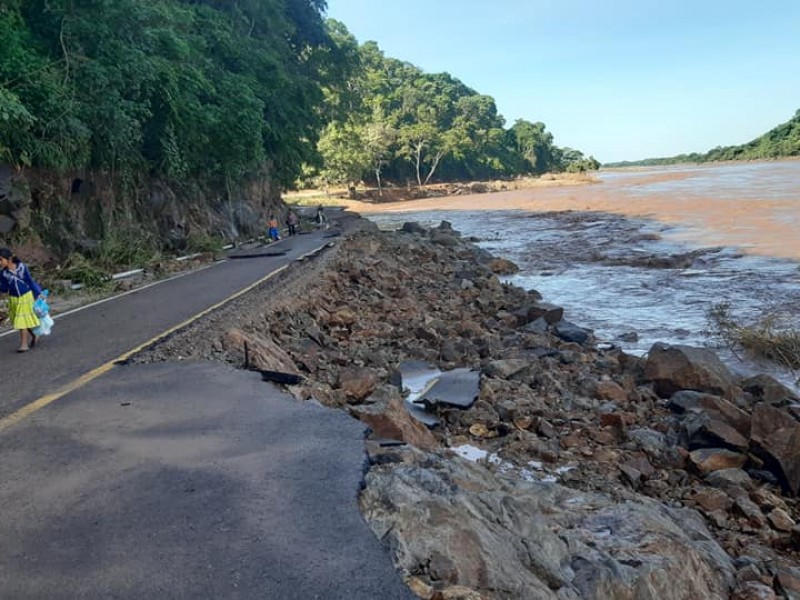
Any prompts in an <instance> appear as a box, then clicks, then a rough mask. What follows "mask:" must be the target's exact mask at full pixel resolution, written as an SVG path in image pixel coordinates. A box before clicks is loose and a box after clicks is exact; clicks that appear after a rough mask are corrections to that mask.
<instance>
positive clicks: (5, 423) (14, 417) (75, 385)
mask: <svg viewBox="0 0 800 600" xmlns="http://www.w3.org/2000/svg"><path fill="white" fill-rule="evenodd" d="M309 254H310V253H309ZM305 256H307V255H304V256H303V258H305ZM288 266H289V265H288V264H285V265H283V266H282V267H280V268H278V269H275V270H274V271H272V272H271V273H270V274H268V275H266V276H265V277H262V278H261V279H259V280H258V281H256V282H255V283H252V284H250V285H248V286H247V287H246V288H243V289H241V290H239V291H238V292H236V293H235V294H233V295H232V296H228V297H227V298H225V299H224V300H221V301H220V302H217V303H216V304H214V305H213V306H210V307H209V308H207V309H205V310H203V311H201V312H199V313H197V314H196V315H194V316H192V317H189V318H188V319H186V320H185V321H183V322H181V323H179V324H178V325H175V326H174V327H170V328H169V329H167V330H166V331H163V332H161V333H159V334H158V335H156V336H155V337H152V338H150V339H149V340H147V341H146V342H144V343H142V344H139V345H138V346H136V347H135V348H133V349H132V350H128V351H127V352H125V353H124V354H120V355H119V356H118V357H117V358H114V359H112V360H110V361H108V362H106V363H103V364H102V365H100V366H99V367H97V368H96V369H92V370H91V371H89V372H88V373H84V374H83V375H81V376H80V377H78V378H77V379H75V380H74V381H71V382H70V383H68V384H67V385H65V386H64V387H62V388H61V389H59V390H58V391H56V392H53V393H52V394H47V395H46V396H42V397H41V398H39V399H38V400H34V401H33V402H31V403H30V404H26V405H25V406H23V407H22V408H20V409H19V410H17V411H15V412H13V413H11V414H10V415H8V416H7V417H3V418H2V419H0V432H2V431H5V430H6V429H8V428H9V427H12V426H14V425H16V424H17V423H19V422H20V421H22V420H23V419H24V418H26V417H28V416H30V415H32V414H33V413H35V412H36V411H38V410H41V409H43V408H44V407H45V406H49V405H50V404H52V403H53V402H55V401H56V400H58V399H59V398H63V397H64V396H66V395H67V394H69V393H70V392H74V391H75V390H77V389H79V388H81V387H83V386H84V385H86V384H87V383H89V382H90V381H92V380H94V379H97V378H98V377H100V376H101V375H103V374H105V373H108V372H109V371H110V370H111V369H113V368H114V365H115V364H116V363H118V362H121V361H125V360H128V359H129V358H130V357H131V356H133V355H134V354H136V353H137V352H141V351H142V350H144V349H145V348H147V347H148V346H150V345H152V344H155V343H156V342H159V341H161V340H163V339H164V338H165V337H167V336H169V335H171V334H173V333H175V332H176V331H178V330H179V329H183V328H184V327H186V326H187V325H191V324H192V323H194V322H195V321H197V320H198V319H202V318H203V317H205V316H206V315H207V314H209V313H210V312H213V311H215V310H217V309H218V308H220V307H222V306H224V305H225V304H227V303H228V302H231V301H233V300H236V299H237V298H239V297H240V296H243V295H244V294H246V293H247V292H249V291H251V290H253V289H255V288H257V287H258V286H259V285H261V284H262V283H264V282H265V281H267V280H269V279H271V278H272V277H274V276H275V275H277V274H278V273H281V272H282V271H284V270H285V269H286V268H288Z"/></svg>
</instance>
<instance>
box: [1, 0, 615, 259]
mask: <svg viewBox="0 0 800 600" xmlns="http://www.w3.org/2000/svg"><path fill="white" fill-rule="evenodd" d="M325 10H326V5H325V1H324V0H0V39H2V44H0V216H6V217H8V219H10V220H7V221H3V222H0V234H8V233H9V231H8V230H9V229H11V227H10V226H7V227H4V224H7V223H9V222H11V223H13V224H14V227H13V231H14V233H13V235H18V234H20V233H21V232H24V231H26V230H32V231H35V232H37V235H40V236H41V237H42V238H43V239H44V240H45V242H47V243H49V244H50V245H54V244H55V245H59V246H60V248H61V250H62V251H74V250H76V249H77V250H80V251H83V249H86V248H89V249H90V248H91V247H93V246H94V245H95V244H94V242H93V241H92V240H94V241H97V240H103V239H105V238H107V237H108V236H109V235H111V234H119V231H120V229H119V227H118V224H120V223H123V224H125V227H127V228H129V229H134V230H135V231H132V232H131V236H133V237H137V236H138V238H141V237H143V236H145V234H148V231H146V230H147V229H148V228H151V230H152V229H154V231H149V233H150V234H153V235H155V237H156V238H158V240H160V241H163V240H164V239H165V237H169V238H170V239H172V240H173V241H174V242H175V245H177V246H181V245H185V242H186V239H185V238H186V237H187V235H189V233H190V232H191V231H194V232H198V231H203V230H204V231H206V232H213V233H214V234H215V235H216V234H217V233H219V232H220V231H223V233H224V234H225V235H227V236H229V237H235V236H236V235H237V234H238V233H241V232H242V231H243V230H246V229H247V227H248V224H250V223H256V222H258V221H259V219H261V218H262V217H263V213H265V212H266V211H268V210H269V211H271V210H274V209H275V207H277V208H278V209H280V199H279V197H280V191H281V190H286V189H290V188H294V187H297V186H298V185H308V184H309V182H313V183H320V182H323V183H347V184H350V185H353V184H355V183H356V182H359V181H362V180H363V181H369V182H371V183H373V184H375V185H382V184H383V183H385V182H387V181H393V182H396V183H403V184H405V183H409V182H414V183H416V184H418V185H424V184H425V183H427V182H431V181H434V180H435V179H439V180H463V179H477V178H488V177H511V176H518V175H525V174H540V173H543V172H546V171H561V170H571V171H580V170H586V169H594V168H597V167H598V166H599V164H598V163H597V161H595V160H594V159H593V158H586V157H584V155H583V154H581V153H580V152H578V151H576V150H571V149H568V148H559V147H557V146H556V145H554V143H553V136H552V134H551V133H549V132H548V131H547V130H546V127H545V125H544V124H543V123H540V122H528V121H517V122H516V123H515V124H514V125H513V126H512V127H510V128H509V129H506V128H504V120H503V118H502V117H501V116H500V115H499V114H498V112H497V108H496V106H495V102H494V100H493V98H491V97H490V96H486V95H482V94H479V93H477V92H476V91H474V90H471V89H470V88H468V87H467V86H465V85H464V84H463V83H462V82H460V81H459V80H458V79H456V78H454V77H452V76H451V75H449V74H447V73H440V74H428V73H425V72H423V71H422V70H420V69H419V68H417V67H415V66H413V65H411V64H408V63H406V62H402V61H400V60H397V59H393V58H388V57H386V56H384V54H383V53H382V52H381V50H380V49H379V48H378V46H377V45H376V44H375V43H374V42H367V43H365V44H359V43H358V42H357V41H356V40H355V38H354V37H353V36H352V35H351V34H350V33H349V32H348V31H347V29H346V27H345V26H344V25H343V24H341V23H338V22H335V21H330V20H329V21H326V19H325ZM3 165H6V166H5V167H3ZM98 204H99V205H101V206H100V207H99V208H98ZM151 223H152V224H151ZM226 223H227V224H226ZM84 238H85V239H88V242H87V243H83V242H80V240H81V239H84ZM65 240H68V242H65Z"/></svg>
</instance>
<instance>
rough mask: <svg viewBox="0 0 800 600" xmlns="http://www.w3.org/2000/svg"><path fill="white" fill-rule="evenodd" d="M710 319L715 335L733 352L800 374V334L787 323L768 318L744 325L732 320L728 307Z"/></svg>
mask: <svg viewBox="0 0 800 600" xmlns="http://www.w3.org/2000/svg"><path fill="white" fill-rule="evenodd" d="M710 317H711V323H712V328H713V330H714V333H715V334H717V335H718V336H719V337H720V338H721V339H722V340H723V341H724V342H725V343H726V344H727V345H728V346H729V347H730V348H731V349H733V350H734V351H736V350H743V351H744V352H746V353H748V354H749V355H750V356H752V357H754V358H757V359H758V358H760V359H766V360H769V361H772V362H775V363H777V364H779V365H783V366H785V367H788V368H790V369H793V370H795V371H797V370H800V331H798V330H797V329H796V328H793V327H792V325H791V324H787V323H786V322H785V319H781V318H780V317H779V316H778V315H774V314H768V315H765V316H763V317H761V318H760V319H758V320H757V321H756V322H753V323H744V322H742V321H741V320H740V319H737V318H736V317H734V316H733V314H732V312H731V307H730V305H729V304H727V303H722V304H718V305H716V306H714V307H713V308H712V309H711V311H710Z"/></svg>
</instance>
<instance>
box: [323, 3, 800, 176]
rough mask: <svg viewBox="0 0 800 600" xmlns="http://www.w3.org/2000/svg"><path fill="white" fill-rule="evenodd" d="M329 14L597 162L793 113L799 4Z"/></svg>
mask: <svg viewBox="0 0 800 600" xmlns="http://www.w3.org/2000/svg"><path fill="white" fill-rule="evenodd" d="M328 16H329V17H331V18H334V19H337V20H339V21H342V22H343V23H345V25H346V26H347V28H348V29H349V30H350V32H351V33H352V34H353V35H355V37H356V38H357V39H358V41H359V42H362V43H363V42H366V41H368V40H374V41H376V42H378V45H379V46H380V47H381V49H382V50H383V51H384V53H385V54H386V55H388V56H391V57H393V58H398V59H401V60H405V61H408V62H410V63H413V64H415V65H416V66H418V67H420V68H421V69H423V70H425V71H428V72H432V73H433V72H441V71H447V72H448V73H450V74H451V75H453V76H454V77H457V78H458V79H460V80H461V81H463V82H464V83H465V84H467V85H468V86H470V87H471V88H473V89H474V90H476V91H477V92H479V93H482V94H487V95H490V96H492V97H493V98H494V99H495V101H496V102H497V108H498V110H499V112H500V113H501V114H502V115H503V116H504V117H505V118H506V124H507V126H510V125H511V124H513V122H514V121H515V120H516V119H520V118H522V119H527V120H529V121H543V122H544V123H545V124H546V125H547V128H548V130H550V131H551V132H552V133H553V135H554V136H555V141H556V144H557V145H559V146H570V147H573V148H577V149H579V150H581V151H583V152H585V153H586V154H593V155H594V156H595V157H596V158H597V159H598V160H600V161H601V162H609V161H617V160H635V159H641V158H647V157H654V156H670V155H674V154H678V153H681V152H694V151H697V152H704V151H707V150H710V149H711V148H713V147H714V146H717V145H722V146H725V145H730V144H740V143H744V142H747V141H749V140H751V139H753V138H754V137H757V136H759V135H761V134H762V133H764V132H766V131H768V130H769V129H771V128H772V127H774V126H775V125H778V124H779V123H782V122H784V121H787V120H788V119H789V118H791V117H792V116H793V115H794V113H795V111H796V110H797V109H798V108H800V0H791V1H789V0H762V1H760V2H758V1H753V0H747V1H742V0H727V1H722V0H693V1H691V2H689V1H686V0H672V1H669V0H667V1H664V0H639V1H635V0H611V1H604V0H595V1H591V0H494V1H492V0H401V1H394V0H383V1H381V0H377V1H376V0H328Z"/></svg>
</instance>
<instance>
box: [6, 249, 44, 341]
mask: <svg viewBox="0 0 800 600" xmlns="http://www.w3.org/2000/svg"><path fill="white" fill-rule="evenodd" d="M0 268H1V269H2V271H0V293H4V294H8V320H9V322H10V323H11V326H12V327H13V328H14V329H17V330H18V331H19V348H17V352H27V351H28V350H30V349H31V348H33V346H34V345H35V344H36V335H35V334H34V333H33V331H32V330H33V329H34V328H35V327H38V326H39V317H37V316H36V313H35V312H34V310H33V302H34V300H36V298H38V297H39V296H40V295H41V293H42V289H41V288H40V287H39V284H38V283H36V281H34V279H33V277H31V272H30V269H28V267H27V265H26V264H25V263H23V262H22V261H20V259H19V258H17V257H16V256H14V253H13V252H11V250H9V249H8V248H0Z"/></svg>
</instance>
